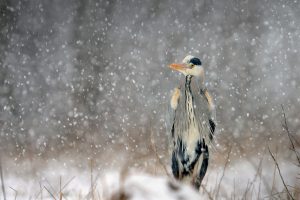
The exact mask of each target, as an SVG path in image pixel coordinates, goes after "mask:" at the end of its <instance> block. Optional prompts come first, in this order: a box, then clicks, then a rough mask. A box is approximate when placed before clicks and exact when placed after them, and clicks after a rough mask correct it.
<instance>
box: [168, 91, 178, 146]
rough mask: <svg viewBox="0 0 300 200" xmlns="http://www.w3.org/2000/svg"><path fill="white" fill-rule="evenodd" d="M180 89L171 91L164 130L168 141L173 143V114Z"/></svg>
mask: <svg viewBox="0 0 300 200" xmlns="http://www.w3.org/2000/svg"><path fill="white" fill-rule="evenodd" d="M180 94H181V92H180V89H179V88H175V89H174V90H173V91H172V94H171V98H170V102H169V103H168V111H167V115H166V129H167V135H168V139H169V141H172V142H173V141H174V123H175V112H176V110H177V107H178V101H179V98H180Z"/></svg>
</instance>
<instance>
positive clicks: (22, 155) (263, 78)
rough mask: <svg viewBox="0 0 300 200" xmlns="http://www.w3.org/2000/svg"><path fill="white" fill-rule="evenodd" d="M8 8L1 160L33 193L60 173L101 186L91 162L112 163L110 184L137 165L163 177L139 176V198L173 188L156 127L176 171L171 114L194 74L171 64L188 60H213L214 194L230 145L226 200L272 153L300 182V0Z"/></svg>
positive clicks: (1, 15) (70, 2)
mask: <svg viewBox="0 0 300 200" xmlns="http://www.w3.org/2000/svg"><path fill="white" fill-rule="evenodd" d="M0 10H1V12H0V157H1V158H2V160H3V166H5V169H4V172H5V175H6V178H7V179H6V182H7V185H8V186H11V187H14V188H16V189H18V191H20V195H21V193H22V194H23V193H24V195H25V194H26V195H27V196H28V195H32V194H33V193H35V192H36V191H34V192H33V191H32V190H31V189H32V188H36V187H38V186H39V181H42V182H43V181H44V180H45V179H44V178H46V177H47V178H49V179H51V176H53V177H52V178H53V179H52V180H51V182H52V183H56V182H57V179H58V176H59V175H60V174H64V175H66V176H67V177H65V178H66V179H67V178H71V177H72V175H74V176H78V174H85V176H86V177H84V175H83V176H79V180H78V181H77V182H76V180H77V179H76V180H74V183H76V184H77V185H76V184H74V185H72V186H71V185H70V188H73V189H75V190H76V191H77V192H74V193H76V194H78V190H80V189H82V191H83V192H82V193H86V192H88V187H86V185H88V184H89V180H88V177H89V176H88V173H87V171H88V169H83V168H82V166H85V164H86V163H85V162H86V160H85V161H84V163H80V161H81V160H82V159H83V158H94V159H95V160H96V161H97V162H99V163H101V165H100V164H99V165H98V166H99V167H100V168H101V170H102V171H101V172H99V173H101V176H105V174H106V172H105V171H106V170H108V169H111V170H113V171H115V173H118V172H119V171H120V165H121V164H120V163H122V164H124V163H123V162H124V160H130V162H131V165H130V167H129V168H132V167H138V168H139V169H143V170H145V171H147V172H149V171H150V172H149V173H147V175H137V174H131V175H130V176H129V177H128V178H129V180H128V181H126V187H129V188H131V189H132V190H135V191H136V190H138V189H141V188H138V187H135V185H134V183H133V182H135V181H137V183H140V182H141V180H145V179H147V181H149V182H151V183H152V182H153V183H155V184H156V183H157V184H161V185H162V186H161V188H163V191H162V192H165V193H167V191H168V186H166V185H165V184H166V181H167V179H166V177H159V176H158V175H157V176H154V177H152V176H153V174H155V173H154V172H153V171H154V169H156V168H155V167H154V166H153V165H155V164H156V163H155V162H154V161H153V160H155V159H154V158H153V157H154V154H153V151H152V150H151V147H150V146H151V145H149V141H150V135H151V134H152V133H153V137H154V139H155V141H156V143H157V147H158V153H159V155H160V156H161V158H162V160H163V161H164V163H165V164H166V166H169V154H168V141H167V139H168V137H167V135H166V128H165V124H166V115H167V114H166V113H167V107H168V104H169V102H170V99H169V97H170V92H171V91H172V90H173V89H174V88H175V87H177V86H178V85H179V84H180V83H181V82H182V79H183V77H182V76H180V75H179V74H178V73H175V72H172V71H170V69H169V68H168V65H169V64H170V63H173V62H180V61H181V60H182V59H183V58H184V57H185V56H186V55H189V54H191V55H195V56H197V57H199V58H200V59H201V61H202V63H203V68H204V70H205V85H206V87H207V88H208V90H209V91H210V93H211V94H212V97H213V98H214V101H215V107H216V124H217V128H216V137H215V138H216V141H215V142H216V147H218V151H216V152H212V154H211V155H212V156H215V159H213V158H212V159H211V165H210V166H211V168H210V169H209V170H211V171H210V175H209V176H207V177H206V178H207V186H208V188H209V189H211V188H214V186H215V184H214V183H215V181H216V180H219V178H220V177H219V176H220V172H219V171H220V170H221V169H222V167H223V164H224V162H220V160H221V161H223V158H224V155H225V154H226V153H225V154H224V155H223V154H222V153H224V152H225V150H226V149H229V147H230V146H233V147H235V151H234V152H233V153H232V154H233V155H234V158H232V159H231V164H232V166H231V167H234V171H235V172H233V171H232V170H231V168H229V169H228V171H226V173H225V177H224V180H223V183H222V188H224V189H222V190H221V191H220V194H219V195H220V196H225V197H226V198H231V197H230V195H231V194H232V192H233V191H232V190H233V187H232V183H233V182H235V184H236V186H240V190H239V191H240V194H243V192H241V191H244V190H245V187H247V181H248V180H252V178H253V176H254V174H255V171H256V169H253V166H252V167H251V165H249V162H250V161H251V163H256V164H257V163H258V162H259V159H260V156H265V159H266V157H267V154H266V152H265V150H266V149H265V148H266V147H267V146H270V147H271V149H272V151H273V152H276V149H277V147H278V159H279V161H280V164H281V166H282V171H283V172H284V177H285V178H286V181H287V182H289V183H290V185H293V184H294V185H299V183H298V182H296V181H295V177H294V176H292V175H293V174H299V172H297V168H296V167H295V166H294V163H295V157H293V156H292V155H293V153H292V152H291V151H290V143H289V141H288V140H287V135H286V132H285V131H284V130H283V128H282V121H283V119H282V109H281V104H283V106H284V110H285V113H286V116H287V122H288V125H289V129H290V131H291V133H292V134H294V135H293V136H294V137H295V138H296V139H298V141H299V135H300V129H299V127H300V119H299V111H300V107H299V102H300V77H299V76H300V68H299V66H298V65H299V63H300V56H299V49H300V42H299V41H300V40H299V38H300V29H299V27H300V12H299V10H300V2H299V0H294V1H272V0H264V1H259V0H253V1H234V0H229V1H206V0H199V1H192V0H187V1H171V0H160V1H141V0H129V1H121V0H115V1H106V0H101V1H84V0H65V1H61V0H53V1H40V2H38V3H37V2H36V1H34V0H27V1H23V0H10V1H0ZM237 146H239V147H241V148H238V147H237ZM61 157H63V159H61ZM39 159H41V160H39ZM37 160H38V161H37ZM71 160H72V161H71ZM30 162H32V165H30ZM39 162H41V163H39ZM60 163H65V164H66V166H70V163H73V165H72V164H71V167H70V168H69V169H65V168H64V166H63V165H62V166H61V165H60ZM74 163H76V164H74ZM78 163H79V164H78ZM273 164H274V163H272V162H265V163H264V169H270V168H271V167H273V166H274V165H273ZM30 168H32V171H31V172H30V173H29V172H28V169H30ZM61 168H62V170H61ZM78 168H79V169H78ZM158 171H159V170H158ZM263 171H264V170H263ZM159 172H160V174H159V175H162V173H161V171H159ZM145 173H146V172H145ZM26 174H27V175H26ZM37 174H40V176H38V175H37ZM41 174H42V175H41ZM51 174H52V175H51ZM226 174H228V176H227V175H226ZM49 176H50V177H49ZM70 176H71V177H70ZM115 176H117V175H115ZM139 176H140V177H139ZM264 176H265V177H266V178H265V179H266V180H267V182H272V179H273V177H272V176H270V174H265V175H264ZM209 177H210V178H209ZM277 178H278V177H277ZM54 179H56V180H54ZM114 179H117V177H115V178H114ZM133 180H134V181H133ZM234 180H235V181H234ZM277 182H278V184H279V183H280V180H277ZM43 183H44V182H43ZM45 184H46V183H45ZM46 185H47V184H46ZM77 186H78V188H77ZM256 186H257V185H256ZM47 187H49V185H47ZM182 187H183V186H182ZM22 188H23V189H24V191H23V192H21V189H22ZM143 189H144V188H143ZM149 189H150V190H151V191H152V192H153V193H156V190H157V188H149ZM236 189H237V188H236ZM269 189H270V188H269ZM281 189H282V185H280V184H279V185H278V186H277V190H276V191H277V192H279V191H280V190H281ZM185 190H188V189H183V191H185ZM267 190H268V188H267V189H265V193H266V194H269V193H268V192H270V191H267ZM7 191H8V193H10V194H12V195H14V193H13V190H12V189H9V188H7ZM150 193H151V192H150ZM262 193H263V190H262ZM161 195H163V194H161ZM200 195H203V194H202V193H201V192H200ZM238 195H239V194H237V196H238ZM172 197H174V196H172ZM166 198H167V197H166Z"/></svg>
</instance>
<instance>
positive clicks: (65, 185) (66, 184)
mask: <svg viewBox="0 0 300 200" xmlns="http://www.w3.org/2000/svg"><path fill="white" fill-rule="evenodd" d="M74 179H75V176H73V177H72V178H71V179H70V180H69V181H68V182H67V183H65V184H64V186H63V187H62V188H61V191H63V190H64V189H65V188H66V187H67V186H68V185H69V184H70V183H71V182H72V181H73V180H74Z"/></svg>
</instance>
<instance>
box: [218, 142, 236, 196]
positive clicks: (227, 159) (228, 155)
mask: <svg viewBox="0 0 300 200" xmlns="http://www.w3.org/2000/svg"><path fill="white" fill-rule="evenodd" d="M231 149H232V146H230V148H229V151H228V153H227V157H226V161H225V165H224V168H223V172H222V176H221V178H220V181H219V184H218V187H217V188H218V189H217V192H216V199H218V195H219V190H220V186H221V182H222V180H223V178H224V175H225V170H226V168H227V165H228V163H229V157H230V153H231Z"/></svg>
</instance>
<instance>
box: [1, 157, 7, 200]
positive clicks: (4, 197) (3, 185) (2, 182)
mask: <svg viewBox="0 0 300 200" xmlns="http://www.w3.org/2000/svg"><path fill="white" fill-rule="evenodd" d="M0 177H1V187H2V192H3V199H4V200H6V193H5V184H4V178H3V171H2V164H1V159H0Z"/></svg>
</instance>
